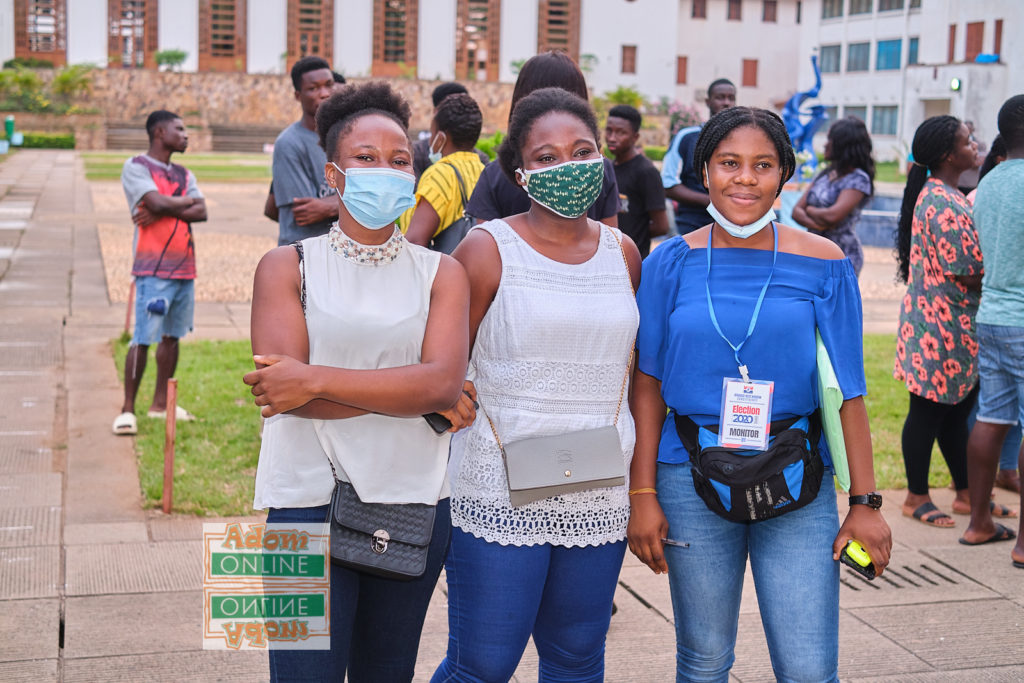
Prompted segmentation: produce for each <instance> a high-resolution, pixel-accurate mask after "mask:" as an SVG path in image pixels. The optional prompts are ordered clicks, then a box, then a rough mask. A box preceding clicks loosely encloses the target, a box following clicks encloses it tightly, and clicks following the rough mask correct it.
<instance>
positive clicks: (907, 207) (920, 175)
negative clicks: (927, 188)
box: [895, 115, 963, 282]
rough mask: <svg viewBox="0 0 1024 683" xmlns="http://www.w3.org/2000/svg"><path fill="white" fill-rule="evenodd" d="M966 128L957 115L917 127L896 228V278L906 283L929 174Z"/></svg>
mask: <svg viewBox="0 0 1024 683" xmlns="http://www.w3.org/2000/svg"><path fill="white" fill-rule="evenodd" d="M961 125H963V124H962V123H961V122H960V119H958V118H956V117H955V116H948V115H943V116H933V117H931V118H930V119H927V120H926V121H925V122H924V123H922V124H921V125H920V126H918V127H917V132H915V133H914V142H913V143H912V144H911V145H910V151H911V153H912V154H913V155H914V163H913V165H911V167H910V170H909V171H907V185H906V187H904V188H903V204H902V205H901V206H900V218H899V223H898V224H897V227H896V235H895V237H896V261H897V270H896V278H897V279H898V280H899V281H900V282H907V281H908V278H909V277H910V235H911V227H912V226H913V223H914V207H915V206H916V205H917V198H918V196H919V195H920V194H921V189H922V188H924V183H925V181H926V180H928V171H932V172H933V173H934V172H935V171H936V170H937V169H938V168H939V166H940V165H941V164H942V162H943V161H945V159H946V157H947V156H949V153H950V152H952V151H953V145H954V144H955V143H956V134H957V131H959V130H960V126H961Z"/></svg>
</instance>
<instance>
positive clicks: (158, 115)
mask: <svg viewBox="0 0 1024 683" xmlns="http://www.w3.org/2000/svg"><path fill="white" fill-rule="evenodd" d="M180 118H181V117H180V116H178V115H177V114H175V113H174V112H173V111H167V110H166V109H157V110H156V111H155V112H153V113H152V114H150V115H149V116H147V117H146V135H148V136H149V140H150V142H152V141H153V135H155V134H156V129H157V128H158V127H159V126H160V124H162V123H165V122H167V121H173V120H174V119H180Z"/></svg>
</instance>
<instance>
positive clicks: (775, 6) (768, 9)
mask: <svg viewBox="0 0 1024 683" xmlns="http://www.w3.org/2000/svg"><path fill="white" fill-rule="evenodd" d="M778 20H779V3H778V0H764V4H763V5H762V6H761V21H764V22H767V23H771V24H774V23H775V22H777V21H778Z"/></svg>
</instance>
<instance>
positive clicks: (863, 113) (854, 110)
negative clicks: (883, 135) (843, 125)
mask: <svg viewBox="0 0 1024 683" xmlns="http://www.w3.org/2000/svg"><path fill="white" fill-rule="evenodd" d="M843 115H844V116H852V117H854V118H856V119H860V120H861V121H867V120H868V108H867V107H849V106H847V107H843Z"/></svg>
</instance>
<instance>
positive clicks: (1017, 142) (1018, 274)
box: [960, 95, 1024, 569]
mask: <svg viewBox="0 0 1024 683" xmlns="http://www.w3.org/2000/svg"><path fill="white" fill-rule="evenodd" d="M998 122H999V134H1000V135H1002V137H1003V140H1004V141H1005V142H1006V149H1007V156H1006V161H1004V162H1003V163H1001V164H999V165H998V166H996V167H995V168H994V169H992V171H990V172H989V173H988V175H986V176H985V177H984V178H983V179H982V181H981V183H980V184H979V185H978V196H977V198H976V199H975V200H974V225H975V227H976V228H977V230H978V241H979V243H980V246H981V253H982V256H983V257H984V259H985V275H984V277H983V278H982V281H981V305H980V306H979V307H978V316H977V329H978V369H979V376H980V384H981V392H980V394H979V396H978V419H977V422H975V423H974V429H972V430H971V437H970V439H969V441H968V442H967V467H968V470H967V481H968V487H969V489H970V492H971V523H970V524H969V525H968V527H967V530H966V531H965V532H964V535H963V537H962V538H961V539H960V542H961V543H963V544H964V545H979V544H981V543H989V542H992V541H1008V540H1011V539H1013V538H1014V533H1013V531H1011V530H1010V529H1007V528H1006V527H1004V526H1002V525H1001V524H996V523H995V522H994V521H993V519H992V505H991V499H990V495H991V492H992V484H993V481H994V479H995V474H996V468H997V467H998V463H999V451H1000V448H1001V446H1002V444H1003V440H1004V439H1005V438H1006V434H1007V432H1008V431H1009V430H1010V427H1011V426H1013V425H1014V424H1016V423H1017V422H1018V421H1020V422H1024V222H1022V221H1021V216H1022V215H1024V95H1016V96H1014V97H1011V98H1010V99H1008V100H1007V101H1006V102H1005V103H1004V104H1003V106H1002V108H1001V109H1000V110H999V119H998ZM1018 467H1024V451H1022V452H1021V455H1020V459H1019V461H1018ZM1021 503H1022V504H1024V495H1022V497H1021ZM1021 519H1022V521H1021V528H1020V533H1019V534H1018V535H1017V545H1016V546H1015V547H1014V549H1013V551H1012V552H1011V554H1010V559H1011V561H1012V562H1013V566H1014V567H1017V568H1018V569H1024V517H1022V518H1021Z"/></svg>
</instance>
